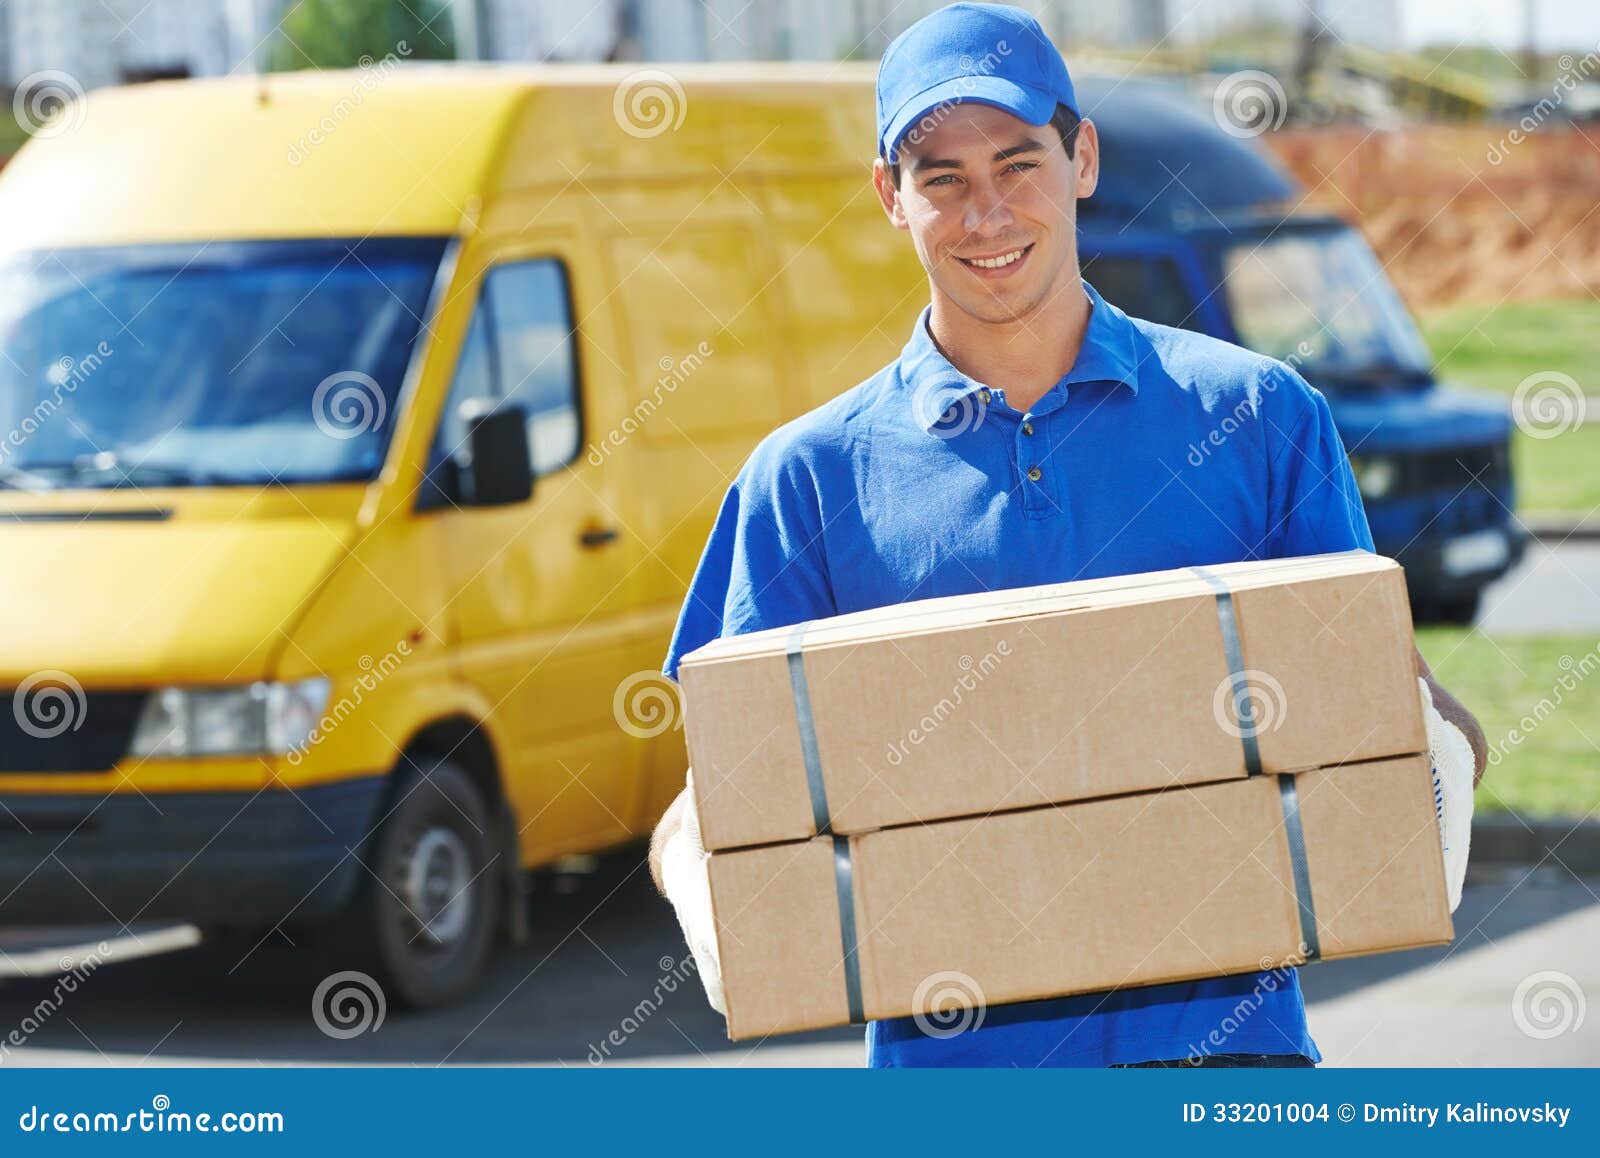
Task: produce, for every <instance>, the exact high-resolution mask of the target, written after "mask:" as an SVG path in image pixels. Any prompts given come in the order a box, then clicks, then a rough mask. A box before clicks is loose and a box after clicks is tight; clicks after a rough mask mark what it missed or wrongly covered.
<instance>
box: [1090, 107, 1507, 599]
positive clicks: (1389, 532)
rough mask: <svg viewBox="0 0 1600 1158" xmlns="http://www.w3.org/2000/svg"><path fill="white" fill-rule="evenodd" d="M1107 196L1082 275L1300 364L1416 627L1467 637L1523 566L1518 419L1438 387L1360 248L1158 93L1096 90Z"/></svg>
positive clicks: (1355, 236) (1099, 198) (1407, 319)
mask: <svg viewBox="0 0 1600 1158" xmlns="http://www.w3.org/2000/svg"><path fill="white" fill-rule="evenodd" d="M1078 97H1079V102H1080V105H1081V106H1082V108H1083V111H1084V115H1085V116H1088V117H1090V118H1091V119H1092V120H1093V121H1094V122H1095V125H1096V127H1097V128H1098V129H1099V132H1100V141H1101V152H1102V158H1103V160H1102V166H1101V178H1100V186H1099V188H1098V189H1097V190H1096V191H1095V194H1094V196H1093V197H1091V198H1089V199H1088V200H1085V201H1081V202H1079V205H1078V225H1079V238H1078V248H1079V255H1080V260H1081V263H1082V266H1083V271H1084V276H1085V277H1086V278H1087V279H1088V280H1089V281H1091V282H1092V283H1093V284H1094V286H1095V288H1096V289H1098V290H1099V291H1100V292H1101V293H1102V294H1103V295H1104V296H1105V297H1106V299H1107V300H1109V301H1112V302H1114V303H1116V304H1117V305H1118V306H1120V307H1122V308H1123V309H1125V310H1127V311H1128V312H1129V313H1131V314H1134V315H1135V316H1138V317H1143V318H1148V319H1150V320H1151V321H1154V322H1161V323H1163V324H1165V325H1170V326H1182V327H1185V328H1187V329H1191V330H1197V331H1199V332H1201V333H1205V334H1210V335H1212V336H1214V337H1218V338H1222V339H1224V340H1225V341H1229V342H1234V343H1237V344H1238V345H1241V346H1245V347H1248V348H1249V349H1252V350H1256V351H1258V352H1260V353H1263V354H1268V355H1270V356H1272V357H1274V358H1279V359H1282V360H1283V361H1285V362H1288V363H1289V364H1291V365H1293V366H1294V367H1295V368H1296V369H1297V370H1299V372H1300V373H1301V374H1302V375H1304V376H1305V377H1306V379H1307V380H1308V381H1310V382H1311V384H1312V385H1314V386H1316V387H1317V388H1318V389H1319V390H1321V391H1322V392H1323V394H1325V395H1326V396H1327V399H1328V403H1329V405H1330V406H1331V407H1332V409H1333V415H1334V420H1335V422H1336V423H1337V424H1338V427H1339V433H1340V435H1341V436H1342V437H1343V439H1344V444H1345V448H1346V450H1347V451H1348V452H1349V454H1350V462H1351V465H1352V467H1353V468H1354V470H1355V476H1356V482H1357V484H1358V485H1359V486H1360V488H1361V495H1362V498H1363V499H1364V500H1365V503H1366V508H1367V519H1368V521H1369V522H1370V524H1371V526H1372V537H1373V540H1374V543H1375V545H1376V546H1377V548H1378V550H1379V551H1380V552H1381V553H1383V554H1385V555H1389V556H1392V557H1393V558H1396V559H1398V560H1399V561H1400V562H1401V563H1402V564H1403V565H1404V567H1405V569H1406V579H1407V583H1408V585H1409V587H1410V590H1411V598H1412V604H1413V611H1414V613H1415V615H1416V618H1417V619H1418V620H1419V621H1423V622H1427V621H1433V622H1446V623H1470V622H1472V620H1473V618H1474V617H1475V616H1476V614H1477V610H1478V605H1479V602H1480V599H1481V596H1482V592H1483V589H1484V587H1485V586H1486V585H1487V584H1489V583H1490V582H1492V581H1493V580H1494V579H1496V578H1498V577H1499V576H1501V575H1503V574H1504V573H1505V572H1506V571H1507V570H1509V569H1510V568H1511V567H1512V566H1514V565H1515V564H1516V562H1517V561H1518V559H1519V558H1520V557H1521V554H1522V550H1523V547H1524V538H1523V533H1522V532H1521V530H1520V527H1519V526H1518V524H1517V523H1516V521H1515V520H1514V518H1513V516H1512V508H1513V501H1512V500H1513V489H1512V479H1511V454H1510V437H1511V430H1512V420H1511V411H1510V408H1509V406H1507V405H1506V403H1505V402H1503V401H1502V400H1499V399H1496V398H1492V397H1487V396H1484V395H1482V394H1473V393H1470V392H1466V391H1462V390H1453V389H1450V388H1448V387H1447V386H1445V385H1443V384H1441V383H1440V382H1439V381H1438V379H1437V378H1436V377H1435V376H1434V372H1433V362H1432V358H1431V356H1430V355H1429V352H1428V348H1427V345H1426V344H1425V343H1424V341H1423V339H1422V336H1421V334H1420V333H1419V332H1418V331H1417V327H1416V324H1415V323H1414V322H1413V321H1412V319H1411V316H1410V314H1409V313H1408V312H1407V310H1406V307H1405V305H1404V303H1403V302H1402V301H1401V300H1400V296H1399V294H1398V293H1396V291H1395V289H1394V286H1393V285H1392V284H1391V283H1390V281H1389V278H1388V276H1387V275H1386V274H1385V273H1384V270H1383V266H1382V265H1381V264H1380V263H1379V261H1378V259H1377V257H1376V255H1374V254H1373V252H1372V250H1371V248H1370V247H1369V246H1368V245H1367V243H1366V241H1365V239H1364V238H1363V237H1362V236H1361V234H1360V233H1359V232H1358V231H1357V230H1356V229H1354V228H1353V227H1351V226H1350V225H1348V224H1346V223H1345V222H1343V221H1341V220H1340V219H1338V218H1336V217H1330V216H1327V215H1324V214H1317V213H1309V212H1303V211H1300V209H1299V206H1298V205H1297V202H1299V201H1300V200H1302V198H1303V197H1304V190H1303V189H1302V188H1301V187H1300V186H1299V185H1298V184H1297V183H1296V182H1295V181H1294V180H1293V179H1292V178H1290V177H1289V176H1288V175H1287V174H1286V173H1285V172H1284V171H1283V170H1282V168H1280V167H1279V166H1278V164H1277V163H1276V162H1275V161H1274V160H1273V159H1272V158H1271V157H1270V156H1269V154H1268V153H1267V152H1266V150H1265V149H1264V148H1262V147H1261V146H1260V145H1258V144H1256V143H1254V142H1253V141H1250V140H1246V139H1243V138H1240V137H1237V136H1234V135H1233V134H1231V133H1228V132H1225V131H1223V129H1222V128H1221V127H1220V126H1219V125H1218V124H1217V123H1216V122H1215V121H1214V120H1213V119H1212V118H1210V117H1208V116H1206V115H1205V114H1204V113H1203V112H1200V111H1198V110H1196V109H1195V108H1194V107H1193V106H1192V104H1191V103H1190V102H1188V101H1186V100H1185V99H1182V98H1180V97H1178V96H1177V95H1175V94H1174V93H1173V92H1171V91H1168V90H1166V89H1165V88H1164V87H1163V86H1161V85H1159V84H1158V83H1153V82H1150V81H1114V80H1103V79H1098V78H1087V79H1085V80H1084V82H1083V83H1082V84H1080V85H1079V88H1078Z"/></svg>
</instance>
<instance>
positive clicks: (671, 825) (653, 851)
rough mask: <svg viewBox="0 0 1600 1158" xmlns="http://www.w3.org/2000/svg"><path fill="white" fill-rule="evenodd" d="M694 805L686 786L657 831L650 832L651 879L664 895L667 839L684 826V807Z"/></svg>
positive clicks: (657, 889) (658, 890) (665, 892)
mask: <svg viewBox="0 0 1600 1158" xmlns="http://www.w3.org/2000/svg"><path fill="white" fill-rule="evenodd" d="M693 806H694V798H693V797H692V796H690V794H689V788H688V787H687V786H685V787H684V790H683V791H682V792H680V793H678V798H677V799H676V800H674V801H673V802H672V803H671V804H670V805H668V806H667V811H666V812H665V813H664V814H662V817H661V821H660V823H659V824H657V825H656V830H655V832H653V833H651V834H650V879H651V880H653V881H655V882H656V891H657V892H658V893H660V894H661V895H662V896H666V895H667V886H666V884H665V883H664V882H663V881H662V879H661V858H662V856H664V855H665V853H666V851H667V841H669V840H671V839H672V838H673V836H674V835H675V834H676V833H677V831H678V829H680V828H682V827H683V813H684V809H686V808H692V807H693Z"/></svg>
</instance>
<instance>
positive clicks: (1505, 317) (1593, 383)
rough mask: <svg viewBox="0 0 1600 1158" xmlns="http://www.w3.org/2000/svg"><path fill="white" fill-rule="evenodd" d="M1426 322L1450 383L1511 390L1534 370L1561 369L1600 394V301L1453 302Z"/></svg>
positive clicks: (1441, 370) (1443, 374)
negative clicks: (1458, 304) (1472, 304)
mask: <svg viewBox="0 0 1600 1158" xmlns="http://www.w3.org/2000/svg"><path fill="white" fill-rule="evenodd" d="M1421 322H1422V332H1423V336H1424V337H1426V338H1427V339H1428V345H1429V346H1430V347H1432V349H1433V356H1434V357H1435V358H1437V359H1438V360H1439V375H1440V377H1442V378H1444V379H1446V380H1447V381H1451V382H1457V383H1459V384H1461V385H1463V386H1471V387H1473V388H1474V389H1478V390H1493V391H1496V392H1497V393H1501V394H1510V393H1511V392H1512V391H1513V390H1515V389H1516V388H1517V383H1519V382H1521V381H1522V380H1523V379H1524V378H1526V377H1527V376H1528V375H1529V374H1532V373H1534V372H1535V371H1538V370H1557V371H1560V372H1561V373H1563V374H1568V375H1571V376H1572V377H1573V378H1575V379H1577V381H1578V382H1579V383H1580V384H1581V385H1583V386H1584V387H1586V388H1587V389H1588V391H1589V392H1590V393H1591V394H1600V300H1596V299H1593V298H1573V299H1570V300H1561V301H1547V302H1508V303H1507V304H1505V305H1502V306H1482V305H1477V306H1452V307H1450V308H1449V309H1443V310H1433V311H1429V312H1428V313H1426V314H1424V315H1422V318H1421ZM1597 401H1600V400H1597Z"/></svg>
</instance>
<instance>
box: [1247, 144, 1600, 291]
mask: <svg viewBox="0 0 1600 1158" xmlns="http://www.w3.org/2000/svg"><path fill="white" fill-rule="evenodd" d="M1266 143H1267V144H1268V145H1269V146H1270V147H1271V148H1272V150H1273V151H1274V152H1275V153H1276V154H1277V155H1278V157H1279V158H1280V159H1281V160H1282V161H1283V162H1284V163H1285V164H1286V165H1288V167H1289V168H1290V169H1291V170H1292V171H1293V172H1294V174H1295V175H1296V176H1297V177H1298V178H1299V179H1300V180H1301V181H1303V182H1304V183H1305V185H1306V187H1307V191H1308V192H1307V199H1306V207H1307V208H1312V207H1315V208H1320V209H1324V210H1327V211H1330V212H1333V213H1337V214H1339V215H1340V216H1342V217H1344V218H1345V219H1347V220H1349V221H1352V222H1353V223H1355V224H1356V225H1359V226H1360V227H1361V229H1362V230H1363V231H1364V232H1365V233H1366V235H1367V237H1368V239H1369V240H1370V241H1371V242H1372V245H1373V248H1375V249H1376V250H1377V252H1378V256H1379V257H1380V258H1382V259H1383V263H1384V265H1385V266H1386V267H1387V268H1388V270H1389V274H1390V276H1391V277H1393V278H1394V281H1395V283H1396V284H1397V285H1398V286H1399V287H1400V291H1401V292H1402V293H1403V294H1404V295H1405V296H1406V298H1407V299H1408V300H1409V301H1410V302H1411V303H1412V304H1413V305H1417V306H1433V305H1446V304H1452V303H1455V302H1465V301H1481V302H1489V303H1498V302H1501V301H1511V300H1525V299H1538V298H1551V297H1572V296H1579V295H1600V130H1597V129H1594V128H1590V129H1582V128H1575V127H1567V126H1561V127H1546V128H1542V129H1540V130H1539V131H1538V132H1535V133H1532V134H1518V135H1516V136H1513V135H1512V131H1511V126H1507V125H1478V126H1472V127H1467V128H1463V127H1457V126H1440V125H1430V126H1422V127H1416V128H1406V129H1400V130H1385V131H1374V130H1368V129H1365V128H1354V127H1353V128H1337V129H1315V130H1292V131H1286V132H1279V133H1273V134H1270V135H1269V136H1268V137H1267V138H1266Z"/></svg>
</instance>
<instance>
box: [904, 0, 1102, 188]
mask: <svg viewBox="0 0 1600 1158" xmlns="http://www.w3.org/2000/svg"><path fill="white" fill-rule="evenodd" d="M964 102H976V103H978V104H985V105H993V106H994V107H995V108H999V109H1004V110H1005V111H1006V112H1008V113H1010V114H1011V115H1012V116H1014V117H1017V118H1018V119H1020V120H1023V121H1026V122H1027V123H1028V124H1030V125H1042V124H1046V123H1048V122H1049V120H1050V118H1051V117H1052V116H1053V115H1054V114H1055V111H1056V105H1058V104H1063V105H1066V106H1067V107H1068V108H1069V109H1071V110H1072V111H1073V112H1074V113H1077V111H1078V103H1077V97H1075V96H1074V95H1073V92H1072V78H1071V77H1070V76H1068V75H1067V64H1066V61H1064V60H1062V59H1061V54H1060V53H1059V52H1057V51H1056V46H1055V45H1054V44H1051V43H1050V38H1049V37H1048V36H1046V35H1045V34H1044V29H1043V28H1041V27H1039V22H1038V21H1037V20H1035V19H1034V18H1033V17H1032V16H1030V15H1029V14H1028V13H1026V12H1024V11H1023V10H1022V9H1020V8H1013V7H1012V6H1011V5H1009V4H952V5H950V6H949V7H948V8H941V9H939V11H937V12H935V13H933V14H932V15H929V16H924V17H923V18H922V19H921V20H919V21H917V22H916V23H915V24H913V25H912V26H911V27H910V28H908V29H906V30H905V31H904V32H902V33H901V34H900V35H899V36H897V37H895V40H894V43H893V44H891V45H889V48H888V50H887V51H886V52H885V53H884V54H883V60H882V61H881V62H879V64H878V153H879V154H880V155H881V156H883V157H884V158H885V159H887V160H889V161H891V162H892V161H894V160H895V157H896V154H897V153H898V152H899V149H900V142H901V140H902V139H903V138H904V137H905V136H906V134H907V133H909V132H911V131H912V130H913V129H914V128H917V127H919V124H920V122H922V120H923V118H925V117H928V116H929V115H930V114H932V113H933V112H934V111H935V110H937V109H939V108H940V107H943V106H948V105H952V104H961V103H964ZM935 124H937V121H934V122H933V123H931V124H929V125H928V126H927V130H925V131H931V129H932V128H933V127H934V125H935Z"/></svg>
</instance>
